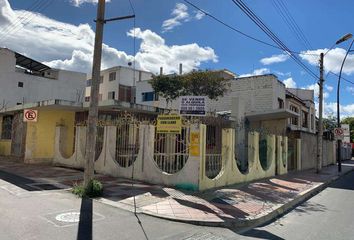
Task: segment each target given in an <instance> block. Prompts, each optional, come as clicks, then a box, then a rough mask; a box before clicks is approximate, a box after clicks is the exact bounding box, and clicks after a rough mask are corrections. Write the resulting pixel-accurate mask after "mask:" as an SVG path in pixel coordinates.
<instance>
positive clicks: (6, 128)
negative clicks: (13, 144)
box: [1, 115, 13, 139]
mask: <svg viewBox="0 0 354 240" xmlns="http://www.w3.org/2000/svg"><path fill="white" fill-rule="evenodd" d="M12 120H13V116H11V115H8V116H4V117H3V118H2V124H1V139H11V135H12V134H11V132H12Z"/></svg>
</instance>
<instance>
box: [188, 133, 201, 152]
mask: <svg viewBox="0 0 354 240" xmlns="http://www.w3.org/2000/svg"><path fill="white" fill-rule="evenodd" d="M190 139H191V142H190V148H189V152H190V155H191V156H195V157H198V156H199V155H200V148H199V143H200V134H199V132H191V134H190Z"/></svg>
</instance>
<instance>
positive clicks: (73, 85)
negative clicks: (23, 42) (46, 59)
mask: <svg viewBox="0 0 354 240" xmlns="http://www.w3.org/2000/svg"><path fill="white" fill-rule="evenodd" d="M85 79H86V74H85V73H79V72H72V71H65V70H60V69H53V68H50V67H48V66H46V65H44V64H42V63H40V62H38V61H36V60H33V59H31V58H29V57H26V56H24V55H22V54H19V53H17V52H14V51H12V50H10V49H7V48H0V86H1V88H0V109H7V108H11V107H14V106H16V105H23V104H26V103H32V102H38V101H44V100H50V99H62V100H66V101H75V102H82V101H83V98H84V89H85Z"/></svg>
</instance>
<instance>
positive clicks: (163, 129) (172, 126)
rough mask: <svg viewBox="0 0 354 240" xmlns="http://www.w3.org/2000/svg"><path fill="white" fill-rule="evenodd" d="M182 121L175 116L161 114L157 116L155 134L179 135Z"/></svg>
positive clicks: (178, 116) (179, 117)
mask: <svg viewBox="0 0 354 240" xmlns="http://www.w3.org/2000/svg"><path fill="white" fill-rule="evenodd" d="M181 131H182V119H181V116H180V115H177V114H162V115H158V116H157V125H156V132H157V133H177V134H181Z"/></svg>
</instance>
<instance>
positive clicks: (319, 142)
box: [316, 33, 352, 173]
mask: <svg viewBox="0 0 354 240" xmlns="http://www.w3.org/2000/svg"><path fill="white" fill-rule="evenodd" d="M351 37H352V34H351V33H348V34H346V35H344V36H343V37H341V38H340V39H338V40H337V41H336V42H335V44H333V45H332V46H331V47H330V48H329V49H328V50H327V52H326V53H325V54H323V53H321V55H320V61H319V62H320V81H319V83H318V85H319V106H318V110H319V113H318V135H317V164H316V165H317V166H316V172H317V173H319V172H320V171H321V168H322V138H323V120H322V114H323V82H324V78H323V60H324V56H325V55H326V54H327V53H328V52H329V51H330V50H331V49H332V48H333V47H334V46H335V45H337V44H340V43H342V42H344V41H347V40H348V39H350V38H351ZM347 55H348V53H347ZM344 60H345V59H344ZM343 64H344V61H343ZM342 67H343V66H342ZM338 91H339V90H338ZM337 103H338V100H337ZM338 112H339V111H338ZM338 116H339V115H338ZM338 119H339V117H338ZM338 121H339V120H338ZM339 167H340V162H339V164H338V168H339ZM338 170H339V169H338ZM339 171H340V170H339Z"/></svg>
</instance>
